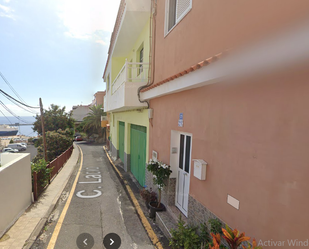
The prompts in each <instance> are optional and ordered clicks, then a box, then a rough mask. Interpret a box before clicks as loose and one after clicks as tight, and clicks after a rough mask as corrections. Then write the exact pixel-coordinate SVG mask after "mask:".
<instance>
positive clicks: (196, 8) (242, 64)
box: [140, 0, 309, 248]
mask: <svg viewBox="0 0 309 249" xmlns="http://www.w3.org/2000/svg"><path fill="white" fill-rule="evenodd" d="M153 13H154V16H155V17H154V22H153V30H154V32H155V34H154V44H153V62H152V70H153V75H154V76H153V78H152V83H151V84H149V85H148V87H147V88H144V89H143V90H142V91H141V94H140V96H141V99H142V100H147V101H148V102H149V103H150V109H152V115H151V116H149V117H150V125H149V151H148V153H149V155H150V157H151V156H153V157H155V158H157V159H158V160H160V161H163V162H164V163H168V164H170V165H171V169H172V170H173V173H172V174H171V176H170V179H169V183H168V186H167V187H166V188H165V190H164V192H165V195H164V197H163V200H162V202H163V203H164V204H165V205H166V206H167V211H168V213H169V214H170V215H171V216H175V214H177V211H178V212H179V211H180V212H181V213H182V214H183V216H184V217H186V218H187V222H188V223H193V224H199V223H201V222H204V221H206V222H207V221H208V219H209V218H213V217H217V218H218V219H220V220H221V222H222V223H224V224H227V225H229V226H230V227H232V228H237V229H239V230H240V231H243V232H246V235H248V236H251V237H255V238H256V239H257V241H259V242H261V243H264V244H260V245H262V246H265V245H266V244H265V243H266V242H267V241H285V244H284V246H283V247H282V248H289V246H288V241H290V240H294V239H297V240H298V241H306V240H308V238H309V235H308V231H309V213H308V205H309V199H308V198H307V196H308V190H309V183H308V175H309V166H308V164H309V153H308V147H309V132H308V128H309V115H308V107H309V98H308V93H309V84H308V82H309V81H308V80H309V70H308V67H309V53H308V51H309V36H308V34H309V22H308V20H307V18H308V17H309V2H308V1H302V0H299V1H288V0H273V1H268V0H267V1H266V0H262V1H243V0H236V1H223V0H216V1H212V0H203V1H202V0H165V1H157V5H156V8H155V9H154V10H153ZM146 185H147V186H152V180H151V176H150V175H149V172H146ZM157 215H159V216H160V213H157ZM157 220H161V218H160V217H159V218H158V219H157ZM298 245H301V244H298ZM265 248H266V247H265ZM269 248H272V247H271V246H270V247H269ZM294 248H298V247H297V246H295V247H294ZM299 248H301V246H300V247H299Z"/></svg>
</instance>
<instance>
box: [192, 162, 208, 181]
mask: <svg viewBox="0 0 309 249" xmlns="http://www.w3.org/2000/svg"><path fill="white" fill-rule="evenodd" d="M193 162H194V176H195V177H196V178H197V179H199V180H206V167H207V163H206V162H205V161H204V160H202V159H193Z"/></svg>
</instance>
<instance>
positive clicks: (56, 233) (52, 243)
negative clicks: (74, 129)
mask: <svg viewBox="0 0 309 249" xmlns="http://www.w3.org/2000/svg"><path fill="white" fill-rule="evenodd" d="M76 146H77V147H78V149H79V150H80V153H81V157H80V166H79V170H78V172H77V175H76V177H75V181H74V183H73V186H72V189H71V192H70V195H69V197H68V199H67V202H66V203H65V206H64V208H63V210H62V213H61V215H60V217H59V219H58V222H57V225H56V227H55V229H54V232H53V235H52V237H51V239H50V241H49V243H48V246H47V249H53V248H54V247H55V245H56V242H57V238H58V236H59V232H60V229H61V226H62V224H63V220H64V218H65V215H66V213H67V211H68V208H69V206H70V203H71V200H72V197H73V195H74V192H75V188H76V184H77V180H78V177H79V175H80V172H81V169H82V167H83V160H84V155H83V152H82V150H81V148H80V147H79V146H78V145H76Z"/></svg>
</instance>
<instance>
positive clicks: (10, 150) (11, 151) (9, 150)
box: [2, 148, 18, 153]
mask: <svg viewBox="0 0 309 249" xmlns="http://www.w3.org/2000/svg"><path fill="white" fill-rule="evenodd" d="M2 152H10V153H17V152H18V150H16V149H12V148H4V149H3V150H2Z"/></svg>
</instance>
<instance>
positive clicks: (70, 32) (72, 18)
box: [0, 0, 120, 116]
mask: <svg viewBox="0 0 309 249" xmlns="http://www.w3.org/2000/svg"><path fill="white" fill-rule="evenodd" d="M119 2H120V0H87V1H81V0H43V1H42V0H0V72H1V73H2V74H3V75H4V76H5V77H6V79H7V80H8V81H9V82H10V84H11V85H12V86H13V87H14V89H15V90H16V91H17V93H18V94H19V95H20V96H21V97H22V98H23V99H24V100H25V102H26V103H27V104H29V105H32V106H38V103H39V98H40V97H41V98H42V101H43V105H44V108H47V107H48V106H49V105H50V104H57V105H60V106H66V110H67V111H69V110H71V109H72V106H73V105H77V104H90V103H91V101H92V99H93V94H94V93H95V92H96V91H103V90H105V83H103V80H102V75H103V71H104V67H105V63H106V59H107V52H108V47H109V41H110V35H111V32H112V30H113V27H114V23H115V19H116V15H117V11H118V7H119ZM0 89H2V90H3V91H5V92H7V93H9V94H11V95H12V96H14V97H16V96H15V95H14V93H13V92H12V91H11V90H10V89H9V87H8V86H7V85H6V84H5V82H4V81H3V80H2V79H1V78H0ZM0 100H1V101H2V102H4V103H5V104H6V105H7V107H9V108H10V109H11V110H12V111H13V112H14V113H16V114H17V115H19V116H29V115H33V114H31V113H28V112H25V111H24V110H22V109H20V108H19V107H17V106H14V105H13V104H12V103H10V102H9V101H8V100H6V99H5V98H4V97H3V96H2V95H0ZM0 110H1V111H3V112H4V113H5V115H7V116H11V115H10V114H8V113H7V112H6V111H4V109H3V107H1V106H0ZM0 116H2V114H1V113H0Z"/></svg>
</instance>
